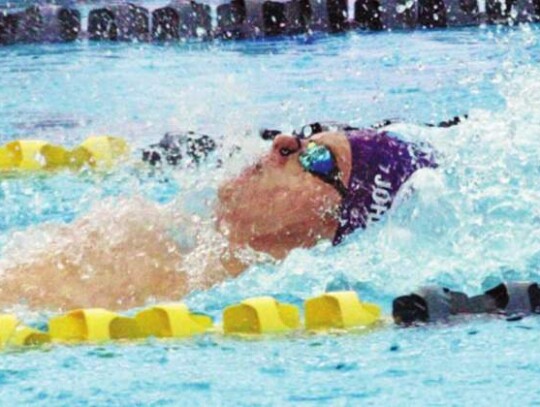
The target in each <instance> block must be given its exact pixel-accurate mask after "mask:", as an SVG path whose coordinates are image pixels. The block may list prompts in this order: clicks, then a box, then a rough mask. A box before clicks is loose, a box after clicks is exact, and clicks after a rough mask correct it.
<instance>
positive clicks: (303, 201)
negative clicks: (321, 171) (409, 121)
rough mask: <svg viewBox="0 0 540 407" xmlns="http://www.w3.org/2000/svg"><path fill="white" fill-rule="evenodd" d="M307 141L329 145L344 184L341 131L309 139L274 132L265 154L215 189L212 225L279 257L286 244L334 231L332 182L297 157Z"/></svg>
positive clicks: (337, 200) (304, 243)
mask: <svg viewBox="0 0 540 407" xmlns="http://www.w3.org/2000/svg"><path fill="white" fill-rule="evenodd" d="M310 142H314V143H317V144H319V145H323V146H325V147H327V148H328V149H329V150H330V152H331V153H332V155H333V157H334V158H335V161H336V166H337V169H338V170H339V173H340V178H341V181H342V182H343V184H344V185H347V184H348V180H349V175H350V170H351V151H350V145H349V142H348V140H347V137H346V136H345V135H344V134H343V133H321V134H317V135H315V136H313V137H311V138H310V139H309V140H299V139H298V138H296V137H291V136H286V135H283V134H280V135H278V136H276V137H275V138H274V140H273V142H272V147H271V149H270V151H269V152H268V153H267V154H266V155H265V156H263V157H262V158H261V159H260V160H259V161H258V162H257V163H256V164H254V165H252V166H250V167H248V168H246V169H245V170H244V171H243V172H242V173H241V174H240V175H239V176H238V177H236V178H234V179H232V180H230V181H228V182H226V183H224V184H223V185H222V186H221V187H220V189H219V202H218V208H217V209H218V224H219V228H220V230H221V231H222V232H224V233H226V234H227V235H228V237H229V239H230V240H231V242H232V243H236V244H239V245H249V246H251V247H252V248H254V249H256V250H260V251H266V252H269V253H270V254H272V255H274V256H276V257H283V256H285V254H286V253H287V252H288V251H289V250H290V249H291V248H292V247H309V246H311V245H313V244H314V243H316V242H317V240H319V239H321V238H328V239H330V238H332V237H333V236H334V234H335V231H336V229H337V227H338V217H337V214H338V209H339V207H340V204H341V199H342V198H341V195H340V193H339V192H338V191H337V190H336V188H335V186H333V185H331V184H330V183H328V182H325V181H324V180H323V179H321V177H319V176H316V175H314V174H312V173H310V172H309V171H306V169H305V168H304V166H303V165H302V163H301V162H300V155H301V154H302V153H304V152H305V151H306V149H307V148H308V143H310Z"/></svg>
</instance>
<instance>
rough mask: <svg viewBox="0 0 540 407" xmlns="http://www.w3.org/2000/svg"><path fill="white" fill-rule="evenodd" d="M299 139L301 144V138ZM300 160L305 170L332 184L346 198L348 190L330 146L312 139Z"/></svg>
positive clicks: (301, 154)
mask: <svg viewBox="0 0 540 407" xmlns="http://www.w3.org/2000/svg"><path fill="white" fill-rule="evenodd" d="M297 140H298V143H299V144H300V140H299V138H297ZM298 160H299V161H300V165H301V166H302V168H303V169H304V170H306V171H308V172H309V173H311V174H313V175H315V176H316V177H318V178H320V179H321V180H322V181H324V182H326V183H327V184H330V185H332V186H333V187H334V188H335V189H336V191H338V192H339V194H340V195H341V197H342V198H345V196H346V195H347V193H348V191H347V188H346V187H345V185H343V182H342V181H341V179H340V177H339V175H340V171H339V168H338V166H337V164H336V158H335V157H334V154H332V151H330V149H329V148H328V147H326V146H324V145H321V144H317V143H315V142H314V141H310V142H309V143H308V145H307V146H306V148H305V150H304V151H303V152H302V153H300V155H299V156H298Z"/></svg>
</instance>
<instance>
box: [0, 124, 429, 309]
mask: <svg viewBox="0 0 540 407" xmlns="http://www.w3.org/2000/svg"><path fill="white" fill-rule="evenodd" d="M272 138H273V140H272V146H271V148H270V151H269V152H268V153H267V154H266V155H264V156H262V157H261V158H260V159H259V160H258V161H257V162H256V163H255V164H254V165H252V166H250V167H248V168H246V169H244V171H242V172H241V173H240V175H238V176H237V177H235V178H233V179H230V180H228V181H226V182H224V183H223V184H222V185H221V186H220V187H219V189H218V198H217V202H215V205H214V217H213V218H212V221H211V223H210V224H209V225H208V227H205V225H204V224H203V223H196V224H194V223H193V221H192V220H191V219H188V218H187V217H186V216H183V215H182V214H180V213H178V211H177V210H176V208H175V205H174V204H169V205H165V206H163V205H158V204H155V203H150V202H145V201H143V200H142V199H130V200H128V199H119V200H118V199H117V200H114V201H111V200H107V201H104V202H102V203H100V204H99V205H97V206H95V207H94V208H93V209H91V210H90V211H89V213H87V214H85V215H83V216H81V217H80V218H79V219H76V220H75V221H73V222H72V223H70V224H62V225H43V226H40V227H38V228H34V230H28V231H25V232H24V233H20V235H21V236H20V237H21V238H22V239H23V241H24V242H29V241H32V242H34V244H33V245H32V246H36V247H33V248H32V249H30V248H25V250H24V252H21V251H16V250H14V249H13V250H11V249H9V250H5V253H4V254H3V258H0V306H1V307H6V306H10V305H13V304H25V305H27V306H28V307H30V308H33V309H43V308H46V309H51V310H66V309H71V308H77V307H105V308H109V309H127V308H132V307H136V306H143V305H144V304H145V303H146V302H147V301H166V300H179V299H181V298H182V297H183V296H184V295H186V294H187V293H188V292H190V291H191V290H193V289H204V288H208V287H210V286H212V285H214V284H216V283H218V282H220V281H223V280H224V279H227V278H230V277H234V276H237V275H238V274H240V273H241V272H242V271H244V270H245V269H246V268H247V267H248V266H249V265H250V264H253V263H254V262H258V261H266V260H268V259H271V260H274V261H275V260H281V259H283V258H285V257H286V256H287V254H288V253H289V252H290V251H291V250H293V249H295V248H310V247H313V246H314V245H316V244H317V243H318V242H319V241H321V240H324V239H329V240H331V241H332V242H333V244H334V245H337V244H340V243H341V242H342V241H343V240H345V239H346V238H347V236H348V235H349V234H351V233H353V232H354V231H356V230H358V229H363V228H366V227H368V226H369V225H370V224H371V223H374V222H377V221H379V220H380V219H382V217H383V216H384V214H385V213H386V212H387V211H388V210H389V209H390V208H391V206H392V204H393V201H394V198H395V197H396V194H397V193H398V191H399V190H400V188H401V186H402V185H403V184H404V183H405V182H406V181H407V179H408V178H409V177H410V176H411V175H412V174H413V173H414V172H415V171H417V170H418V169H420V168H426V167H428V168H434V167H436V164H435V161H434V158H433V154H432V152H431V151H428V150H426V149H425V148H423V147H422V148H421V147H420V146H418V145H416V144H413V143H410V142H405V141H403V140H401V139H400V138H398V137H397V136H395V135H393V134H391V133H389V132H386V131H384V130H383V129H373V128H367V129H347V130H340V131H326V132H321V133H317V134H314V135H306V134H296V135H294V136H289V135H285V134H274V136H273V137H272ZM178 231H182V232H183V234H184V235H189V236H191V237H192V240H191V241H190V242H187V243H182V240H181V239H178V238H175V236H176V235H177V234H178ZM44 237H46V238H47V240H46V241H44V242H43V243H42V244H35V242H40V239H43V238H44ZM14 239H15V238H14ZM11 246H12V247H18V245H16V244H12V245H11ZM8 247H9V245H8Z"/></svg>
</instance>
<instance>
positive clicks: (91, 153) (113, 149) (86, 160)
mask: <svg viewBox="0 0 540 407" xmlns="http://www.w3.org/2000/svg"><path fill="white" fill-rule="evenodd" d="M129 151H130V150H129V146H128V144H127V142H126V141H125V140H124V139H121V138H119V137H113V136H92V137H89V138H87V139H86V140H85V141H83V142H82V143H81V144H80V145H79V146H78V147H75V148H74V149H73V150H71V153H70V165H71V166H72V167H74V168H77V169H78V168H81V167H84V166H88V167H90V168H102V169H110V168H112V167H113V166H114V164H116V163H117V162H118V161H119V160H120V159H122V158H125V157H127V156H128V155H129Z"/></svg>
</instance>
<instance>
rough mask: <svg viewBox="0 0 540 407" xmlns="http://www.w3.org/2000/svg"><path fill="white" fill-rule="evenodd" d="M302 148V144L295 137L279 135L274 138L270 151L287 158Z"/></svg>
mask: <svg viewBox="0 0 540 407" xmlns="http://www.w3.org/2000/svg"><path fill="white" fill-rule="evenodd" d="M301 148H302V143H301V142H300V140H299V139H298V138H296V137H292V136H286V135H285V134H280V135H278V136H276V137H275V138H274V141H273V143H272V151H273V152H275V153H278V154H279V155H280V156H282V157H287V156H289V155H291V154H294V153H296V152H298V151H299V150H300V149H301Z"/></svg>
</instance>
